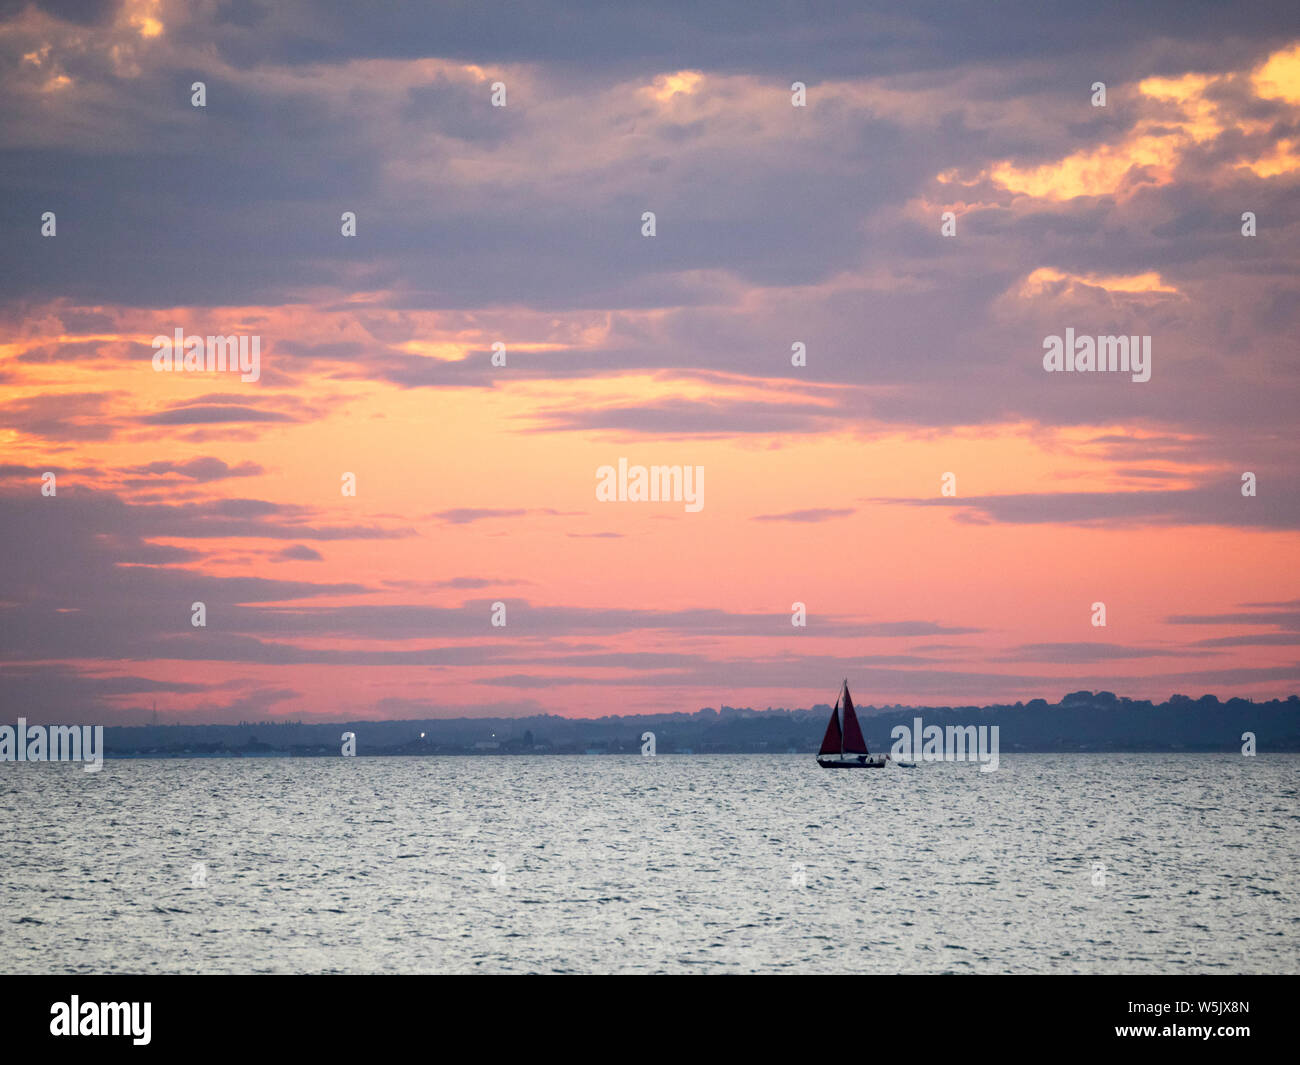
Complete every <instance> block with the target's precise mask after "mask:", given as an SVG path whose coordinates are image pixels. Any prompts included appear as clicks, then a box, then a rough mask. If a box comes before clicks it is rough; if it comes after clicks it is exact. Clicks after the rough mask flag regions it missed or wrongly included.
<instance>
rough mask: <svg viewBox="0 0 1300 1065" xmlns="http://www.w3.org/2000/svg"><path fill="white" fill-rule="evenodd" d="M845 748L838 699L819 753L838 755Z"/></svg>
mask: <svg viewBox="0 0 1300 1065" xmlns="http://www.w3.org/2000/svg"><path fill="white" fill-rule="evenodd" d="M855 724H856V722H855ZM843 748H844V741H843V739H842V738H841V737H840V701H839V700H838V699H836V700H835V708H834V709H833V710H832V711H831V720H830V724H828V725H827V726H826V735H825V736H823V737H822V749H821V750H820V751H818V752H817V753H818V754H834V755H838V754H840V752H841V751H842V750H843Z"/></svg>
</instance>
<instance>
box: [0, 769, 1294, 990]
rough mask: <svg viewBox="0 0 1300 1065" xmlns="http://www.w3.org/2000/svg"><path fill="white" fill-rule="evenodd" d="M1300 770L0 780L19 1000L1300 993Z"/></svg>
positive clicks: (39, 775)
mask: <svg viewBox="0 0 1300 1065" xmlns="http://www.w3.org/2000/svg"><path fill="white" fill-rule="evenodd" d="M1298 771H1300V756H1297V755H1260V756H1258V757H1255V758H1244V757H1241V756H1239V755H1011V756H1004V757H1003V759H1002V763H1001V767H1000V768H999V769H998V770H997V771H996V772H992V773H981V772H979V771H978V768H977V767H976V766H975V765H973V764H969V763H967V764H951V763H950V764H923V765H921V766H919V767H918V768H916V769H915V770H902V769H898V768H896V767H893V768H889V769H885V770H878V771H837V772H831V771H825V770H820V769H818V768H817V767H816V766H815V765H814V764H813V759H812V758H811V757H810V756H808V755H773V756H754V755H726V756H671V755H660V756H658V757H654V758H642V757H638V756H632V757H535V758H531V757H483V758H349V759H345V758H337V759H324V758H314V759H289V758H267V759H246V760H233V759H232V760H225V759H221V760H217V759H201V758H195V759H176V760H123V761H109V762H106V763H105V765H104V768H103V770H102V771H101V772H99V773H98V774H95V773H85V772H83V771H82V769H81V768H80V766H78V765H69V764H15V763H6V764H4V765H0V826H3V827H2V828H0V841H2V842H0V927H2V928H3V934H2V935H0V971H3V972H7V973H14V972H17V973H47V972H54V973H68V972H87V973H89V972H164V973H214V972H215V973H244V972H290V973H300V972H310V973H319V972H348V973H370V972H391V973H416V972H420V973H423V972H520V973H523V972H548V973H549V972H602V973H603V972H646V973H657V972H828V973H829V972H868V973H881V972H888V973H892V972H909V973H911V972H918V973H940V972H953V973H962V972H991V973H1056V972H1060V973H1095V972H1122V973H1183V972H1187V973H1193V972H1209V973H1242V972H1250V973H1257V972H1258V973H1279V972H1289V973H1294V972H1297V971H1300V906H1298V899H1297V895H1298V892H1300V794H1298V789H1300V772H1298Z"/></svg>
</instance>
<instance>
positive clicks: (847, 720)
mask: <svg viewBox="0 0 1300 1065" xmlns="http://www.w3.org/2000/svg"><path fill="white" fill-rule="evenodd" d="M844 753H845V754H870V753H871V752H870V751H868V750H867V741H866V740H865V739H863V738H862V728H861V726H860V725H859V724H858V715H857V713H856V712H855V711H854V709H853V697H852V696H851V695H850V694H849V683H848V681H845V682H844Z"/></svg>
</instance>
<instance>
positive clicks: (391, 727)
mask: <svg viewBox="0 0 1300 1065" xmlns="http://www.w3.org/2000/svg"><path fill="white" fill-rule="evenodd" d="M858 709H859V713H860V714H861V715H862V725H863V732H864V734H865V736H866V739H867V743H868V744H869V745H870V747H871V749H872V750H873V751H877V750H878V751H882V752H884V751H888V749H889V746H890V731H891V729H892V728H894V727H895V726H897V725H907V726H911V725H912V723H913V720H914V719H915V718H916V717H918V716H921V717H923V718H924V720H925V722H926V724H927V725H928V724H936V725H941V726H945V727H946V726H948V725H961V726H964V725H997V726H999V727H1000V729H1001V737H1002V751H1003V753H1004V754H1008V755H1014V754H1016V753H1086V752H1115V753H1119V752H1132V753H1144V752H1185V753H1211V752H1233V753H1237V752H1240V750H1241V749H1242V745H1243V735H1244V734H1246V733H1250V734H1252V735H1253V737H1254V742H1255V744H1256V749H1257V750H1258V751H1259V752H1260V753H1269V752H1282V751H1300V696H1297V695H1291V696H1289V697H1288V698H1286V699H1273V700H1269V701H1267V702H1253V701H1251V700H1248V699H1237V698H1234V699H1229V700H1227V701H1220V700H1219V699H1218V698H1217V697H1216V696H1213V695H1205V696H1201V697H1200V698H1196V699H1193V698H1191V697H1188V696H1182V695H1175V696H1172V697H1171V698H1170V699H1168V700H1166V701H1165V702H1161V703H1153V702H1150V701H1148V700H1135V699H1127V698H1123V697H1119V696H1116V695H1114V694H1113V693H1111V692H1106V691H1101V692H1089V691H1081V692H1073V693H1071V694H1069V695H1066V696H1065V697H1064V698H1062V699H1061V700H1060V702H1057V703H1049V702H1047V701H1046V700H1045V699H1033V700H1030V701H1029V702H1028V703H1015V704H1010V705H1007V704H999V705H992V706H982V707H979V706H957V707H950V706H924V707H902V706H888V707H874V706H865V707H859V708H858ZM828 711H829V707H828V706H821V705H818V706H814V707H811V708H809V709H806V710H785V709H768V710H752V709H749V708H733V707H726V706H724V707H722V708H721V710H715V709H711V708H710V709H704V710H699V711H697V712H695V713H672V714H639V715H628V716H622V717H602V718H565V717H559V716H557V715H552V714H545V715H535V716H530V717H520V718H500V717H496V718H433V719H412V720H402V721H350V722H344V721H337V722H336V721H331V722H328V723H317V722H303V721H290V722H282V721H281V722H276V721H258V722H241V723H239V724H212V725H195V724H151V725H132V726H121V725H106V727H105V729H104V754H105V757H106V758H110V759H111V758H141V757H155V758H172V757H218V758H220V757H227V758H236V757H238V758H248V757H338V756H339V754H340V738H341V736H342V734H343V733H345V732H352V733H354V734H355V736H356V753H357V755H358V756H369V757H375V756H389V757H403V756H407V757H409V756H419V755H464V756H468V757H474V756H479V757H485V756H498V757H500V756H517V755H589V754H640V753H641V749H642V737H643V734H644V733H646V732H652V733H654V736H655V750H656V752H657V753H658V754H784V753H798V754H803V753H810V752H812V751H814V750H816V748H817V745H818V742H819V741H820V739H821V734H822V731H823V729H824V728H825V717H826V714H827V713H828Z"/></svg>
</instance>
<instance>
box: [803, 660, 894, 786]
mask: <svg viewBox="0 0 1300 1065" xmlns="http://www.w3.org/2000/svg"><path fill="white" fill-rule="evenodd" d="M841 704H843V712H844V727H843V728H841V727H840V707H841ZM888 761H889V755H887V754H872V753H871V752H870V751H868V750H867V741H866V740H865V739H863V737H862V726H861V725H859V724H858V715H857V712H856V711H855V710H854V709H853V696H851V695H850V694H849V682H848V680H847V678H846V679H845V681H844V684H843V685H842V686H841V687H840V695H839V696H838V697H837V698H836V700H835V708H834V709H833V710H832V711H831V720H830V723H829V724H828V725H827V726H826V735H825V736H823V737H822V749H821V750H820V751H818V752H817V764H818V765H819V766H821V767H822V768H823V769H882V768H884V766H885V764H886V763H887V762H888Z"/></svg>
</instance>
